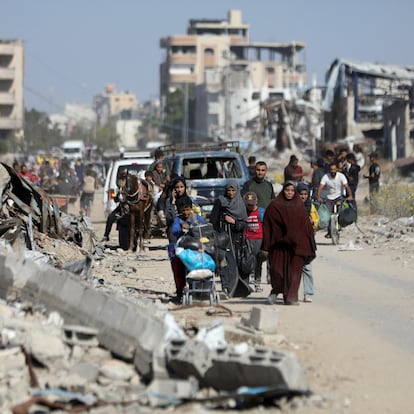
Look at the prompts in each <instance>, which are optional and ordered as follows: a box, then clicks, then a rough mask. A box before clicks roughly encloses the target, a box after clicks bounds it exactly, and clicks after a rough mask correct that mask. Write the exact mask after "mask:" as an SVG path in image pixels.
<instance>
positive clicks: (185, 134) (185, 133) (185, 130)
mask: <svg viewBox="0 0 414 414" xmlns="http://www.w3.org/2000/svg"><path fill="white" fill-rule="evenodd" d="M183 109H184V111H183V112H184V117H183V145H184V148H186V147H187V146H188V83H187V82H186V83H185V84H184V108H183Z"/></svg>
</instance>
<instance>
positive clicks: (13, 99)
mask: <svg viewBox="0 0 414 414" xmlns="http://www.w3.org/2000/svg"><path fill="white" fill-rule="evenodd" d="M23 76H24V47H23V43H22V42H21V41H19V40H1V39H0V138H20V137H22V136H23V124H24V123H23V121H24V102H23Z"/></svg>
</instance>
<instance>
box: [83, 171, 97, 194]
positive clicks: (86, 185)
mask: <svg viewBox="0 0 414 414" xmlns="http://www.w3.org/2000/svg"><path fill="white" fill-rule="evenodd" d="M94 191H95V178H94V177H92V176H90V175H86V176H85V177H84V179H83V192H84V193H93V192H94Z"/></svg>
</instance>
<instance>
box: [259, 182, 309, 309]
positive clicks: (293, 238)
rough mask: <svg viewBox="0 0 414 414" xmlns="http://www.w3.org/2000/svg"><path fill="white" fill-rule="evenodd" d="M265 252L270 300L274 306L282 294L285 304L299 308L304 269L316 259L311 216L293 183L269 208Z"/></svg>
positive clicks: (287, 186) (286, 187)
mask: <svg viewBox="0 0 414 414" xmlns="http://www.w3.org/2000/svg"><path fill="white" fill-rule="evenodd" d="M263 250H265V251H267V252H268V253H269V263H270V279H271V284H272V291H271V294H270V297H269V301H270V302H271V303H274V301H275V299H276V296H277V295H278V294H279V293H282V294H283V301H284V303H285V305H298V304H299V302H298V291H299V285H300V280H301V274H302V267H303V265H304V264H305V263H307V262H308V263H309V262H310V261H311V260H312V259H313V258H314V257H315V241H314V233H313V230H312V225H311V223H310V220H309V215H308V213H307V211H306V208H305V206H304V204H303V202H302V200H301V199H300V197H299V195H298V193H297V192H296V191H295V184H294V183H293V182H291V181H288V182H286V183H285V184H284V185H283V189H282V191H281V192H280V194H279V195H278V196H277V197H276V198H275V199H274V200H272V202H271V203H270V204H269V206H268V207H267V209H266V212H265V215H264V220H263Z"/></svg>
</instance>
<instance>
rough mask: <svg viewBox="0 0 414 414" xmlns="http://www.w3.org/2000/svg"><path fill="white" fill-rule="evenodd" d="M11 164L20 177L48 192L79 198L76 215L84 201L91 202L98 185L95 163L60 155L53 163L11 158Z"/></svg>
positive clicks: (83, 206) (82, 207)
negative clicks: (78, 207)
mask: <svg viewBox="0 0 414 414" xmlns="http://www.w3.org/2000/svg"><path fill="white" fill-rule="evenodd" d="M12 167H13V169H14V171H15V172H16V174H17V175H19V176H20V177H21V178H23V179H25V180H26V181H28V182H30V183H31V184H33V185H34V186H36V187H41V188H42V189H44V190H45V191H47V192H48V193H49V194H58V195H63V196H68V197H72V198H73V199H74V200H75V199H77V198H78V197H79V199H80V208H81V211H80V214H82V213H83V212H84V210H85V206H86V205H87V204H90V203H92V202H93V199H94V194H95V190H96V189H97V188H98V187H99V182H98V171H97V170H96V168H95V164H94V163H93V162H84V161H82V160H80V159H78V160H76V161H71V160H69V159H67V158H63V159H59V160H54V161H53V162H50V161H49V160H48V159H44V160H43V161H42V162H41V163H38V162H30V163H28V162H22V161H20V162H19V161H17V160H15V161H14V162H13V165H12Z"/></svg>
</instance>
